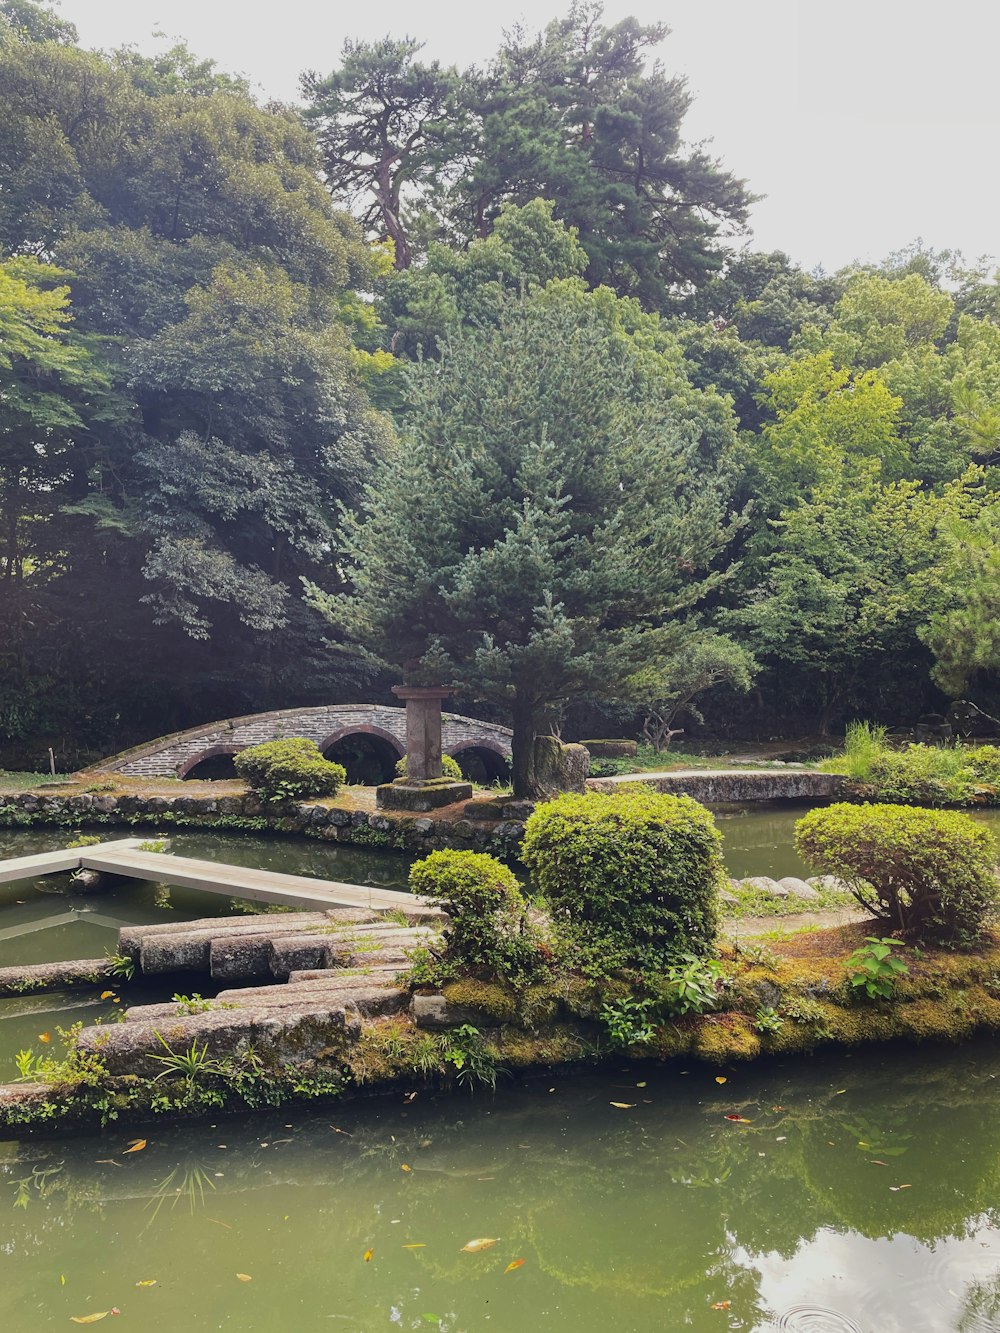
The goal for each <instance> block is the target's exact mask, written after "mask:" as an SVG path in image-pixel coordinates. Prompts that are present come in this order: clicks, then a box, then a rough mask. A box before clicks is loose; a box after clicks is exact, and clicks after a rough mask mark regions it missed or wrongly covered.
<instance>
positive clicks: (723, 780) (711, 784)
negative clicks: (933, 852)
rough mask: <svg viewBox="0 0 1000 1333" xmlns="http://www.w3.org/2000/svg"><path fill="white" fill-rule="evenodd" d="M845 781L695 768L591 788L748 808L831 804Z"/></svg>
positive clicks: (807, 772)
mask: <svg viewBox="0 0 1000 1333" xmlns="http://www.w3.org/2000/svg"><path fill="white" fill-rule="evenodd" d="M845 781H846V779H845V778H844V776H843V775H842V774H840V773H817V772H816V770H815V769H809V768H802V769H795V768H785V769H776V770H772V769H767V770H766V771H759V772H736V773H734V772H731V771H729V770H728V769H717V770H713V769H707V768H700V769H697V768H692V769H687V770H682V771H676V770H675V771H674V772H670V773H621V774H619V775H618V776H617V777H613V778H589V779H588V781H587V786H588V787H590V788H591V789H592V790H594V791H603V792H613V791H614V790H615V789H616V788H617V787H620V786H621V785H622V784H623V783H629V782H641V783H643V785H644V786H647V787H652V788H653V789H654V790H655V791H661V792H668V793H669V794H670V795H671V796H692V797H694V799H695V800H696V801H701V802H702V803H703V804H704V805H745V804H751V803H757V802H760V801H816V802H819V801H830V800H834V799H836V797H838V796H839V795H841V793H842V791H843V787H844V783H845Z"/></svg>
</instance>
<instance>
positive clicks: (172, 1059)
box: [149, 996, 222, 1089]
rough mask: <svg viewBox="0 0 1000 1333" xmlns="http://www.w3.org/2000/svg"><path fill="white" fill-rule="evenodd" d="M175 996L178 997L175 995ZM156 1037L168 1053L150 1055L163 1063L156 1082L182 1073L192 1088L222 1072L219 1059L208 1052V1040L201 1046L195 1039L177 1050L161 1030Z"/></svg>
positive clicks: (155, 1077) (154, 1080)
mask: <svg viewBox="0 0 1000 1333" xmlns="http://www.w3.org/2000/svg"><path fill="white" fill-rule="evenodd" d="M174 998H175V999H176V998H178V997H176V996H175V997H174ZM156 1037H157V1040H158V1041H159V1043H160V1045H161V1046H162V1047H163V1049H164V1050H165V1051H166V1055H151V1056H150V1057H149V1058H150V1060H155V1061H156V1062H157V1063H158V1064H161V1065H163V1069H162V1070H161V1072H160V1073H159V1074H156V1075H155V1076H154V1078H153V1082H154V1083H158V1082H159V1080H160V1079H161V1078H169V1077H171V1075H180V1076H181V1077H182V1078H183V1079H184V1081H185V1082H186V1084H187V1086H188V1088H189V1089H192V1088H194V1086H195V1084H196V1083H197V1082H198V1081H199V1080H200V1079H203V1078H206V1077H207V1076H209V1075H212V1074H219V1073H221V1072H222V1070H221V1066H220V1064H219V1062H218V1060H214V1059H212V1058H211V1057H210V1056H209V1054H208V1042H204V1043H203V1044H202V1045H201V1046H199V1045H198V1042H197V1040H194V1041H192V1042H191V1045H190V1046H189V1047H188V1048H187V1049H186V1050H181V1051H175V1050H173V1048H172V1047H171V1045H170V1043H169V1042H168V1041H166V1040H165V1039H164V1037H163V1036H162V1035H161V1034H160V1033H159V1032H157V1033H156Z"/></svg>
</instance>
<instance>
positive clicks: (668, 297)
mask: <svg viewBox="0 0 1000 1333" xmlns="http://www.w3.org/2000/svg"><path fill="white" fill-rule="evenodd" d="M663 36H664V30H662V29H659V28H655V27H644V26H642V25H640V24H639V23H637V22H635V21H634V20H626V21H624V22H622V23H619V24H617V25H613V26H609V25H607V24H605V23H604V21H603V19H602V15H601V11H600V9H599V7H597V6H595V5H592V4H577V5H574V6H573V7H572V8H571V9H570V11H569V13H568V15H567V17H566V18H565V19H564V20H562V21H560V22H557V23H554V24H552V25H550V26H549V27H548V28H547V29H546V30H545V31H544V32H541V33H529V32H526V31H522V30H515V31H512V32H511V33H509V34H508V35H507V36H506V38H505V40H504V42H503V44H502V46H501V49H500V50H498V51H497V52H496V54H495V56H494V57H493V59H492V60H491V61H489V62H488V63H487V64H486V65H485V66H483V67H481V68H475V69H469V70H465V71H458V70H455V69H452V68H444V67H442V66H440V65H439V64H438V63H434V62H427V61H424V60H423V59H422V56H421V47H420V44H419V42H417V41H414V40H410V39H405V40H394V39H390V38H387V39H385V40H384V41H381V42H378V43H375V44H362V43H349V44H348V45H347V46H346V47H345V49H344V51H343V53H342V55H341V58H340V60H339V62H338V63H336V65H335V66H334V67H333V69H332V70H331V71H330V72H322V71H319V72H315V71H314V72H307V73H305V74H304V75H303V79H302V104H301V105H300V106H297V107H289V106H283V105H276V104H267V105H262V104H260V103H259V102H258V101H257V100H255V99H254V97H253V96H252V95H251V93H250V90H249V89H248V87H247V86H246V85H245V84H244V83H243V82H242V81H241V80H240V79H238V78H233V77H230V76H228V75H226V74H224V73H220V72H219V71H218V70H217V68H216V67H215V66H214V65H213V63H212V62H210V61H202V60H199V59H198V58H197V57H196V56H195V55H193V54H192V53H191V52H190V51H188V50H187V49H186V48H185V47H176V48H174V49H173V50H171V51H169V52H168V53H166V54H164V55H162V56H159V57H156V58H147V57H143V56H140V55H138V54H137V53H136V52H134V51H133V50H130V49H125V50H119V51H114V52H110V53H95V52H91V51H86V50H82V49H81V48H80V47H79V45H78V43H77V39H76V34H75V32H74V31H73V29H72V28H71V27H70V26H69V25H68V24H66V23H65V22H64V21H62V20H61V18H60V17H59V16H58V14H57V13H56V12H55V11H53V10H51V9H48V8H46V7H44V6H39V5H36V4H34V3H32V2H31V0H0V104H2V105H3V108H4V116H3V119H2V122H0V766H2V765H3V764H4V763H6V764H7V765H9V766H14V765H23V766H30V767H34V766H37V765H38V764H39V762H40V761H41V758H42V756H43V755H44V754H45V751H46V747H48V746H49V745H52V746H53V747H54V748H55V750H56V752H57V756H58V760H59V762H60V764H62V765H64V766H70V767H72V766H75V765H78V764H80V763H82V762H83V761H84V760H86V759H88V758H91V757H96V756H97V755H99V754H102V753H108V752H111V751H113V750H116V749H120V748H122V747H123V746H125V745H127V744H131V743H134V742H136V741H139V740H142V739H144V738H146V737H149V736H152V735H156V734H159V733H163V732H166V731H171V730H175V729H177V728H180V727H182V726H187V725H192V724H194V723H196V722H200V721H204V720H209V719H211V718H214V717H222V716H228V715H233V714H239V713H245V712H251V711H254V710H257V709H263V708H268V707H274V706H288V707H292V706H296V705H303V704H307V703H312V702H343V701H350V700H353V699H362V698H370V699H383V698H385V699H388V698H389V696H388V694H387V689H388V686H389V685H390V684H391V683H393V682H395V681H397V680H399V679H400V678H401V676H402V674H404V673H405V674H406V675H407V676H408V677H409V678H410V679H412V680H431V679H438V680H441V679H449V680H456V681H458V682H460V683H461V685H462V689H463V693H462V695H461V696H460V699H459V704H460V705H461V706H464V707H466V708H467V709H468V710H469V711H472V712H480V713H483V714H488V715H489V716H491V717H495V718H496V719H498V720H501V721H505V722H508V723H511V724H513V725H514V727H515V732H516V734H517V733H520V735H521V736H522V738H523V737H527V736H529V735H530V734H531V733H532V732H535V731H539V730H544V729H547V728H548V727H550V726H553V725H555V726H557V727H561V728H562V730H563V734H564V735H571V734H572V733H573V731H574V729H575V728H576V727H578V726H580V725H583V720H584V719H586V723H587V727H588V730H590V731H591V734H593V730H592V729H593V727H594V726H596V725H597V719H601V720H603V722H604V723H605V727H606V729H610V728H612V727H613V728H615V729H616V730H617V731H621V730H623V729H627V730H630V731H632V732H633V733H634V731H635V730H636V728H637V727H638V725H639V723H640V722H641V720H642V719H643V717H647V718H649V717H654V718H656V717H660V718H663V717H667V718H668V719H669V718H670V717H671V716H673V715H674V710H675V709H676V707H677V706H678V705H679V704H682V703H683V702H684V701H685V700H686V699H689V698H694V699H696V700H697V708H698V709H700V713H701V714H702V715H704V720H703V722H702V723H701V724H700V725H701V726H702V727H703V729H704V730H705V731H706V732H707V733H708V734H714V735H717V736H739V737H746V738H749V737H767V736H771V735H775V734H781V735H804V734H812V733H825V732H828V731H830V730H836V729H837V728H842V727H843V724H844V723H845V722H846V721H848V720H850V719H852V718H855V717H866V718H870V719H873V720H880V721H885V722H889V723H900V722H910V721H914V720H915V719H916V718H917V717H919V716H920V715H921V713H924V712H927V711H941V710H943V709H944V708H945V707H946V706H947V703H948V700H949V699H952V698H955V697H959V696H964V697H968V698H971V699H973V700H975V701H976V702H978V703H979V704H981V705H983V706H984V707H986V708H989V709H992V708H993V707H994V706H995V705H996V704H997V702H998V700H1000V693H998V692H1000V503H998V501H1000V469H998V465H1000V285H998V274H997V273H996V272H995V271H994V270H993V268H992V266H991V265H989V264H988V263H985V262H983V263H978V264H971V263H967V262H966V261H965V260H963V258H962V257H961V256H960V255H957V254H952V253H947V252H946V253H935V252H931V251H927V250H925V249H924V248H923V247H922V246H920V245H919V244H917V245H911V246H910V247H909V248H907V249H904V250H901V251H900V252H899V253H897V254H894V255H892V256H890V257H888V258H887V259H886V260H885V262H884V263H883V264H881V265H879V266H878V267H874V266H859V267H854V268H851V269H848V270H844V271H841V272H837V273H833V274H826V273H807V272H804V271H802V270H801V269H800V268H798V267H796V266H795V265H794V264H793V263H792V262H790V260H789V259H788V258H787V257H786V256H785V255H784V254H781V253H771V254H763V253H757V252H754V251H753V249H752V248H750V247H749V246H748V245H747V242H746V234H745V229H746V224H747V219H748V216H749V210H750V208H751V205H752V203H753V201H754V194H753V190H752V186H753V183H752V182H750V183H747V182H744V181H742V180H740V179H738V178H737V177H736V176H734V175H732V174H731V173H730V172H729V171H727V170H726V169H724V168H723V167H722V166H721V165H720V164H719V163H717V162H715V161H714V160H712V159H711V158H710V157H709V156H707V155H706V153H705V152H704V151H703V150H697V149H692V148H689V147H687V146H686V145H685V142H684V138H683V122H684V116H685V112H686V110H687V108H688V105H689V95H688V92H687V90H686V87H685V82H684V79H683V78H682V77H680V76H677V75H675V74H672V73H670V72H668V71H667V70H666V69H665V68H664V67H663V66H662V65H661V64H660V63H659V62H658V61H656V60H655V59H653V58H652V49H653V48H654V47H656V46H657V45H658V44H659V43H660V41H661V40H662V38H663ZM315 58H317V59H318V58H319V57H318V56H317V57H315ZM903 240H905V238H901V241H903ZM697 716H698V714H695V717H697ZM687 725H689V726H690V725H691V723H690V717H689V719H688V723H687Z"/></svg>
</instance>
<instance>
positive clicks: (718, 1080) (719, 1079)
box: [715, 1074, 729, 1083]
mask: <svg viewBox="0 0 1000 1333" xmlns="http://www.w3.org/2000/svg"><path fill="white" fill-rule="evenodd" d="M715 1081H716V1083H728V1082H729V1079H728V1078H723V1076H722V1075H721V1074H718V1075H716V1079H715Z"/></svg>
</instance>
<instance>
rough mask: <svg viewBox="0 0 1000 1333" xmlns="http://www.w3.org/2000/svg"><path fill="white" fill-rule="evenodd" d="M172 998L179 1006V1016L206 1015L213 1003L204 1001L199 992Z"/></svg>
mask: <svg viewBox="0 0 1000 1333" xmlns="http://www.w3.org/2000/svg"><path fill="white" fill-rule="evenodd" d="M170 998H171V999H172V1000H173V1002H174V1004H176V1005H177V1012H178V1014H183V1015H187V1014H204V1013H207V1011H208V1010H209V1009H211V1007H212V1001H211V1000H206V999H203V998H202V996H200V995H199V994H198V992H197V991H195V993H194V994H193V995H172V996H171V997H170ZM157 1059H159V1056H157Z"/></svg>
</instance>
